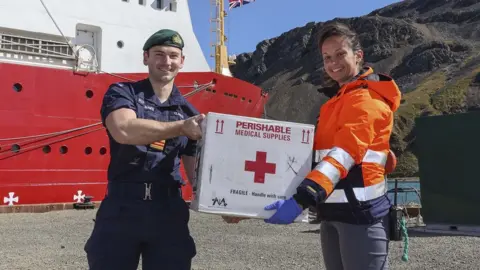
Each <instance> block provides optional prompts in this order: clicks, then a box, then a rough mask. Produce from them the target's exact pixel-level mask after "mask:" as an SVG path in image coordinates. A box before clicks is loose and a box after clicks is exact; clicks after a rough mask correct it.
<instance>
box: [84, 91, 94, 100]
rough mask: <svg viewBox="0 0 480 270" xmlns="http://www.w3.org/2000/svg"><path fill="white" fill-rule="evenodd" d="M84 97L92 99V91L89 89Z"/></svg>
mask: <svg viewBox="0 0 480 270" xmlns="http://www.w3.org/2000/svg"><path fill="white" fill-rule="evenodd" d="M85 96H86V97H87V98H92V97H93V91H92V90H90V89H89V90H87V91H86V92H85Z"/></svg>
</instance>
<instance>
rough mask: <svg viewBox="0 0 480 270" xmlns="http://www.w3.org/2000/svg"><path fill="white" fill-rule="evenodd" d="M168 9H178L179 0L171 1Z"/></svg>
mask: <svg viewBox="0 0 480 270" xmlns="http://www.w3.org/2000/svg"><path fill="white" fill-rule="evenodd" d="M168 9H169V10H170V11H177V1H171V2H170V4H169V6H168Z"/></svg>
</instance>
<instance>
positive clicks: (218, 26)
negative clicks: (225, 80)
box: [210, 0, 235, 77]
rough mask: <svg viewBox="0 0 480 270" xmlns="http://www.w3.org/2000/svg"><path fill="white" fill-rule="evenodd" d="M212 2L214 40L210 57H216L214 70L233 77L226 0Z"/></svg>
mask: <svg viewBox="0 0 480 270" xmlns="http://www.w3.org/2000/svg"><path fill="white" fill-rule="evenodd" d="M210 4H211V8H212V10H211V18H210V26H211V29H210V31H211V33H212V41H211V43H210V46H211V48H212V53H211V54H210V57H213V58H214V59H215V68H214V72H215V73H219V74H222V75H224V76H229V77H232V73H231V72H230V68H229V64H234V63H235V62H234V61H233V59H229V57H228V53H227V46H226V45H225V42H226V41H227V36H226V35H225V17H227V12H226V11H225V0H210Z"/></svg>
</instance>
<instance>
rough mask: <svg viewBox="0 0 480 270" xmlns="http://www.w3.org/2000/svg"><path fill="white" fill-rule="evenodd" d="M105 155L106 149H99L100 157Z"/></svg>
mask: <svg viewBox="0 0 480 270" xmlns="http://www.w3.org/2000/svg"><path fill="white" fill-rule="evenodd" d="M106 153H107V148H105V147H101V148H100V155H102V156H103V155H105V154H106Z"/></svg>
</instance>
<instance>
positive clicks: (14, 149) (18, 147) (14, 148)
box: [12, 144, 20, 153]
mask: <svg viewBox="0 0 480 270" xmlns="http://www.w3.org/2000/svg"><path fill="white" fill-rule="evenodd" d="M19 151H20V145H18V144H14V145H12V152H14V153H18V152H19Z"/></svg>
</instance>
